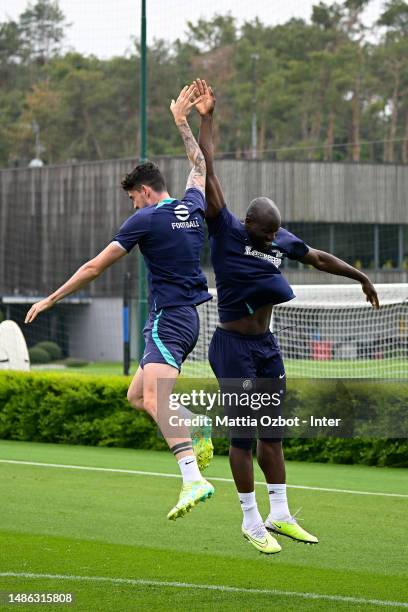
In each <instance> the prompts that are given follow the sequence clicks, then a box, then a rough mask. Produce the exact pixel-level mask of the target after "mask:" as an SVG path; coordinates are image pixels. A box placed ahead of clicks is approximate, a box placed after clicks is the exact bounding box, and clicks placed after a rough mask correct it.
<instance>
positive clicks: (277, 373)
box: [208, 327, 286, 446]
mask: <svg viewBox="0 0 408 612" xmlns="http://www.w3.org/2000/svg"><path fill="white" fill-rule="evenodd" d="M208 359H209V362H210V365H211V368H212V370H213V372H214V374H215V375H216V377H217V379H218V382H219V385H220V388H221V391H222V392H223V393H243V390H245V389H250V390H251V393H253V394H254V393H257V394H260V393H267V394H269V396H272V394H279V398H280V402H279V404H278V405H274V406H269V407H268V408H264V407H262V408H257V409H256V412H254V409H253V408H248V406H245V405H243V402H242V401H238V402H236V404H235V405H233V404H232V405H231V404H229V405H228V406H227V405H225V403H224V410H225V414H226V415H227V416H228V417H233V418H234V417H237V416H239V417H243V416H245V417H246V416H250V417H254V418H255V417H256V418H257V419H258V426H257V427H256V428H255V430H254V429H253V428H252V429H251V430H249V429H248V430H247V429H245V428H243V427H239V428H235V427H231V428H230V436H231V438H246V437H247V438H248V439H249V438H252V437H254V435H256V430H257V433H258V436H259V438H261V439H269V440H271V441H274V442H277V441H280V440H281V430H280V429H278V428H276V429H275V428H273V429H272V428H270V427H268V426H263V425H260V423H261V420H262V419H261V417H265V416H268V415H269V416H270V417H271V418H276V417H278V416H279V415H280V414H281V413H282V404H283V400H284V396H285V391H286V377H285V368H284V365H283V360H282V356H281V353H280V349H279V346H278V344H277V342H276V340H275V338H274V336H273V334H272V333H271V332H270V331H268V332H266V333H265V334H259V335H244V334H239V333H238V332H233V331H228V330H225V329H222V328H220V327H217V329H216V330H215V332H214V335H213V337H212V340H211V343H210V347H209V350H208ZM275 397H276V395H275ZM252 405H254V404H252ZM255 405H257V404H255ZM237 446H239V444H237Z"/></svg>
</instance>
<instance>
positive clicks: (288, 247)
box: [277, 228, 309, 260]
mask: <svg viewBox="0 0 408 612" xmlns="http://www.w3.org/2000/svg"><path fill="white" fill-rule="evenodd" d="M280 234H281V235H280V236H278V240H277V243H278V246H281V247H282V249H283V250H284V251H285V252H286V255H287V257H288V258H289V259H294V260H299V259H302V257H304V256H305V255H307V253H308V252H309V247H308V246H307V244H306V243H305V242H303V240H302V239H301V238H298V237H297V236H295V234H292V233H291V232H288V230H285V229H283V228H281V229H280Z"/></svg>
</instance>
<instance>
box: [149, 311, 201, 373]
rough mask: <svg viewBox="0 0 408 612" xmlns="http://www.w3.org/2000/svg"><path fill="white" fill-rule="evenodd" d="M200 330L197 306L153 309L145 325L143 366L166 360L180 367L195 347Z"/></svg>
mask: <svg viewBox="0 0 408 612" xmlns="http://www.w3.org/2000/svg"><path fill="white" fill-rule="evenodd" d="M199 332H200V319H199V317H198V313H197V309H196V307H195V306H170V307H168V308H162V309H161V310H158V311H152V312H151V313H150V314H149V317H148V319H147V321H146V325H145V326H144V329H143V336H144V339H145V350H144V353H143V357H142V359H141V361H140V366H141V367H142V368H143V367H144V366H145V365H146V364H147V363H166V364H168V365H171V366H173V367H174V368H177V369H178V370H180V369H181V364H182V363H183V361H184V360H185V359H186V357H187V355H189V354H190V353H191V351H192V350H193V349H194V347H195V345H196V343H197V339H198V334H199Z"/></svg>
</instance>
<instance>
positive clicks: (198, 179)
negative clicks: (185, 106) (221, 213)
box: [177, 121, 206, 191]
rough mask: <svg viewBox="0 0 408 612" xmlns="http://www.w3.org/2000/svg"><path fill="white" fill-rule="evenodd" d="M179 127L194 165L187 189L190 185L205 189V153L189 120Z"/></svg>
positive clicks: (188, 155)
mask: <svg viewBox="0 0 408 612" xmlns="http://www.w3.org/2000/svg"><path fill="white" fill-rule="evenodd" d="M177 127H178V129H179V131H180V134H181V137H182V139H183V142H184V146H185V147H186V153H187V157H188V159H189V160H190V163H191V165H192V166H193V167H192V170H191V172H190V175H189V177H188V180H187V189H188V188H189V187H197V188H198V189H201V190H202V191H204V189H205V175H206V165H205V159H204V155H203V154H202V152H201V149H200V147H199V146H198V144H197V141H196V139H195V138H194V136H193V133H192V131H191V129H190V126H189V125H188V123H187V121H186V122H183V123H180V124H179V125H178V126H177Z"/></svg>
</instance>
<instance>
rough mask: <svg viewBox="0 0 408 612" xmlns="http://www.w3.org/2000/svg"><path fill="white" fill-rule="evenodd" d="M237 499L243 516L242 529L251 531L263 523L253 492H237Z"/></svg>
mask: <svg viewBox="0 0 408 612" xmlns="http://www.w3.org/2000/svg"><path fill="white" fill-rule="evenodd" d="M238 497H239V502H240V504H241V508H242V512H243V514H244V522H243V526H244V529H251V528H252V527H256V526H257V525H259V523H263V520H262V517H261V515H260V514H259V510H258V506H257V504H256V499H255V491H252V493H239V492H238Z"/></svg>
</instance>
